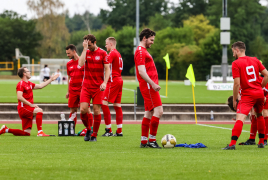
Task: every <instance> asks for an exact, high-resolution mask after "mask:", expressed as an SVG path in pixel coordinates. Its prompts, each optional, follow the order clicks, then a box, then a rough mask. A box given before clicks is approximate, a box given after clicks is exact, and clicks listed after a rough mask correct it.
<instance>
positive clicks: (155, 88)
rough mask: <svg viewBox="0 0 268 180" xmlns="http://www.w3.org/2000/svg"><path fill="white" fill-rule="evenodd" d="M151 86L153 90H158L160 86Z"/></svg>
mask: <svg viewBox="0 0 268 180" xmlns="http://www.w3.org/2000/svg"><path fill="white" fill-rule="evenodd" d="M152 88H153V89H154V90H155V91H160V89H161V87H160V86H159V85H158V84H153V86H152Z"/></svg>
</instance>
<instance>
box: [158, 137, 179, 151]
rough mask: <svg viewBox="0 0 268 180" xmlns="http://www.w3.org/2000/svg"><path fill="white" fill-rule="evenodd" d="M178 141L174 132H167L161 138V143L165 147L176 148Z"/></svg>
mask: <svg viewBox="0 0 268 180" xmlns="http://www.w3.org/2000/svg"><path fill="white" fill-rule="evenodd" d="M176 142H177V141H176V138H175V137H174V136H173V135H172V134H166V135H165V136H164V137H163V138H162V140H161V144H162V146H163V147H164V148H174V147H175V145H176Z"/></svg>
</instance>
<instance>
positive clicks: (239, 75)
mask: <svg viewBox="0 0 268 180" xmlns="http://www.w3.org/2000/svg"><path fill="white" fill-rule="evenodd" d="M232 51H233V56H234V57H235V59H236V60H235V61H234V62H233V63H232V73H233V78H234V87H233V106H234V109H235V110H236V123H235V125H234V128H233V130H232V138H231V139H232V140H231V143H230V144H229V145H227V146H226V147H225V148H223V149H224V150H235V145H236V142H237V139H238V138H239V136H240V134H241V132H242V128H243V123H244V122H245V119H246V117H247V115H248V113H249V112H250V110H251V108H252V107H254V110H255V112H256V116H257V121H258V123H257V129H258V132H259V143H258V148H264V134H265V122H264V118H263V116H262V110H263V105H264V94H263V90H262V88H263V87H264V86H265V85H266V84H267V82H268V72H267V70H266V69H265V67H264V66H263V65H262V64H261V62H260V61H259V60H258V59H257V58H254V57H248V56H246V55H245V51H246V45H245V44H244V43H243V42H241V41H238V42H235V43H234V44H233V45H232ZM259 72H260V73H261V74H262V75H263V76H264V78H263V80H261V78H260V76H259ZM240 86H241V100H240V101H239V103H238V104H237V96H238V92H239V87H240Z"/></svg>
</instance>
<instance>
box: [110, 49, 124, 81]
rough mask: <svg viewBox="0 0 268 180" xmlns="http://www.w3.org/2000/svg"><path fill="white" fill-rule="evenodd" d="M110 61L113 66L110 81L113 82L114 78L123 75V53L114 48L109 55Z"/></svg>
mask: <svg viewBox="0 0 268 180" xmlns="http://www.w3.org/2000/svg"><path fill="white" fill-rule="evenodd" d="M108 61H109V63H110V67H111V68H110V69H111V75H110V78H109V82H113V79H115V78H117V77H121V72H122V70H123V59H122V57H121V54H120V53H119V52H118V51H117V50H116V49H113V50H112V51H111V52H110V53H109V55H108Z"/></svg>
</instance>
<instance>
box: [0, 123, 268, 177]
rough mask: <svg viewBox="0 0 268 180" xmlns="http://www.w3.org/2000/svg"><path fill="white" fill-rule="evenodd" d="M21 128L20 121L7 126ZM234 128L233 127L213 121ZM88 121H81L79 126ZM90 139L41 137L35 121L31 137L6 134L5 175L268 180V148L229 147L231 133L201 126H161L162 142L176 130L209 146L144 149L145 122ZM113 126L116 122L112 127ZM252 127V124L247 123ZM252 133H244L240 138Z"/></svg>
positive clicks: (1, 143)
mask: <svg viewBox="0 0 268 180" xmlns="http://www.w3.org/2000/svg"><path fill="white" fill-rule="evenodd" d="M7 126H8V127H10V128H21V125H20V124H7ZM213 126H220V127H226V128H232V127H233V125H213ZM82 128H83V125H81V124H78V125H77V128H76V130H81V129H82ZM104 128H105V126H104V125H101V127H100V130H99V136H98V138H97V140H98V141H97V142H84V141H83V137H58V136H56V137H36V134H37V133H36V131H37V130H36V127H35V124H34V125H33V130H32V134H31V136H30V137H18V136H17V137H15V136H13V135H12V134H4V135H1V136H0V159H1V160H0V162H1V166H0V179H20V180H28V179H38V180H43V179H44V180H50V179H51V180H57V179H75V180H80V179H81V180H85V179H92V180H93V179H94V180H95V179H105V180H107V179H109V180H110V179H111V180H121V179H122V180H125V179H149V180H153V179H159V180H160V179H161V180H162V179H166V180H170V179H189V180H190V179H206V180H207V179H215V180H218V179H228V180H229V179H235V180H240V179H241V180H245V179H252V180H253V179H254V180H256V179H265V177H267V175H268V171H267V167H268V165H267V159H266V158H267V153H268V148H267V147H265V148H264V149H258V148H257V146H256V145H254V146H238V145H237V149H236V150H234V151H233V150H232V151H224V150H221V148H223V147H225V146H226V144H227V143H229V142H230V136H231V131H230V130H227V129H217V128H212V127H204V126H199V125H174V124H173V125H163V124H160V125H159V129H158V134H157V140H158V142H159V143H160V140H161V138H162V136H164V135H165V134H173V135H174V136H175V137H176V138H177V143H197V142H201V143H203V144H205V145H207V146H208V148H204V149H189V148H173V149H147V148H146V149H144V148H143V149H142V148H139V144H140V128H141V126H140V125H124V126H123V132H124V137H101V136H100V135H101V134H102V133H104ZM112 128H113V130H115V129H116V126H115V125H113V126H112ZM43 129H44V132H45V133H48V134H57V125H56V124H53V125H52V124H44V125H43ZM244 130H247V131H249V125H245V126H244ZM248 137H249V132H242V134H241V136H240V138H239V140H238V142H241V141H245V140H247V138H248Z"/></svg>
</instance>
